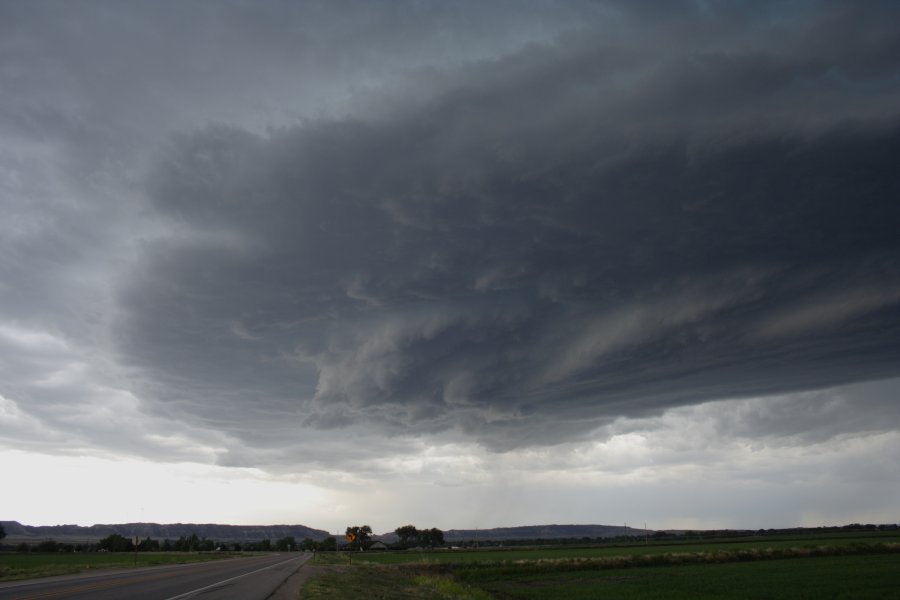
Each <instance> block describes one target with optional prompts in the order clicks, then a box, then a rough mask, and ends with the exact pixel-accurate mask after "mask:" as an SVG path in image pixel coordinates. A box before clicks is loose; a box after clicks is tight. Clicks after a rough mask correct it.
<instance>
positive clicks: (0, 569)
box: [0, 552, 233, 581]
mask: <svg viewBox="0 0 900 600" xmlns="http://www.w3.org/2000/svg"><path fill="white" fill-rule="evenodd" d="M230 556H233V555H231V554H229V553H224V552H218V553H208V554H199V553H188V552H138V554H137V559H135V555H134V554H132V553H127V552H88V553H82V552H53V553H47V554H40V553H29V554H19V553H0V581H12V580H16V579H31V578H34V577H50V576H52V575H70V574H74V573H81V572H83V571H88V570H90V569H112V568H127V567H133V566H135V565H136V566H138V567H149V566H154V565H175V564H181V563H188V562H202V561H209V560H219V559H223V558H229V557H230Z"/></svg>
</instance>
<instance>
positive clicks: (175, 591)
mask: <svg viewBox="0 0 900 600" xmlns="http://www.w3.org/2000/svg"><path fill="white" fill-rule="evenodd" d="M310 556H311V555H310V554H306V553H304V554H301V555H297V554H294V555H290V554H274V555H265V556H254V557H248V558H233V559H225V560H214V561H211V562H205V563H192V564H186V565H175V566H165V567H147V568H141V569H129V570H126V571H118V570H116V571H106V572H103V573H92V574H89V575H86V574H82V575H71V576H63V577H50V578H46V579H30V580H27V581H14V582H10V583H0V600H88V599H90V600H123V599H125V598H127V599H128V600H188V599H190V598H197V599H200V600H232V599H239V600H266V599H267V598H269V597H270V596H272V594H273V593H275V590H277V589H278V588H279V587H280V586H281V585H282V584H283V583H284V582H285V581H286V580H287V578H288V577H290V576H291V575H292V574H294V573H295V572H296V571H297V569H299V568H300V566H301V565H302V564H303V563H305V562H306V561H307V560H308V559H309V558H310Z"/></svg>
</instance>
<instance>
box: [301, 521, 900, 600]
mask: <svg viewBox="0 0 900 600" xmlns="http://www.w3.org/2000/svg"><path fill="white" fill-rule="evenodd" d="M898 541H900V540H898V538H897V537H896V536H886V535H875V536H866V537H843V538H839V539H809V538H805V537H801V538H795V539H779V540H772V541H767V540H751V541H746V540H741V541H727V540H722V541H719V542H715V543H702V544H685V543H677V544H668V545H663V544H660V545H647V546H628V547H622V546H618V547H616V546H612V547H611V546H597V547H558V548H534V549H514V550H481V551H441V552H423V553H417V552H394V553H383V554H376V553H352V552H351V553H341V554H338V555H335V554H331V553H328V554H320V555H319V556H318V557H317V558H316V564H318V565H320V566H321V567H320V568H323V569H330V570H331V572H330V573H325V574H323V575H321V576H319V577H316V578H313V579H311V580H310V581H309V582H308V583H307V586H306V587H305V588H304V596H303V597H304V598H310V599H313V600H315V599H317V598H331V597H335V595H337V596H341V595H345V594H353V593H355V592H361V591H362V590H366V589H371V590H372V593H370V594H367V597H370V598H398V599H403V598H408V599H430V598H473V599H480V600H484V599H488V598H500V599H505V600H509V599H523V600H524V599H542V600H552V599H556V598H559V599H569V598H572V599H576V600H577V599H580V598H600V597H610V598H626V599H627V598H676V599H677V598H701V599H702V598H710V599H712V598H897V597H900V593H898V591H897V590H898V589H900V543H898ZM328 565H331V566H328Z"/></svg>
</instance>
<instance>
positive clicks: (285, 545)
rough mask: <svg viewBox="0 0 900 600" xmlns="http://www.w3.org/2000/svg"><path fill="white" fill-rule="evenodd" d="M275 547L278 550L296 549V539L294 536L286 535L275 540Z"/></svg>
mask: <svg viewBox="0 0 900 600" xmlns="http://www.w3.org/2000/svg"><path fill="white" fill-rule="evenodd" d="M275 549H276V550H278V551H279V552H290V551H291V550H296V549H297V540H295V539H294V536H292V535H289V536H287V537H283V538H281V539H280V540H278V541H277V542H275Z"/></svg>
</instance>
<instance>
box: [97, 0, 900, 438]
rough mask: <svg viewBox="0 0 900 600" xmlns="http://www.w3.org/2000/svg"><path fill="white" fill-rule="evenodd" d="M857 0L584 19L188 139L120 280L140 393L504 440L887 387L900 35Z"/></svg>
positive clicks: (273, 427)
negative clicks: (364, 96)
mask: <svg viewBox="0 0 900 600" xmlns="http://www.w3.org/2000/svg"><path fill="white" fill-rule="evenodd" d="M847 10H850V9H847ZM879 10H883V11H888V12H890V9H889V8H887V7H884V6H882V7H880V8H879ZM839 12H841V11H838V10H837V9H834V11H831V12H830V11H823V13H822V15H821V16H818V17H817V18H816V19H814V20H812V21H811V22H810V23H809V24H808V25H806V26H805V27H802V28H801V31H799V33H798V34H797V35H795V36H782V35H779V31H780V30H779V26H778V25H777V24H775V22H774V21H765V20H763V21H761V22H757V23H754V24H753V25H752V27H745V28H743V29H742V30H741V35H735V36H732V37H729V36H728V35H726V34H727V33H728V32H729V31H730V32H732V33H733V32H734V31H735V28H736V27H737V25H736V21H735V20H734V18H733V16H731V15H729V14H728V13H727V11H724V12H721V13H715V12H714V13H713V14H712V15H711V16H708V18H706V19H699V20H691V21H680V20H678V19H673V20H672V21H669V22H654V23H652V24H649V25H646V29H645V30H643V31H642V33H643V36H644V37H643V39H646V40H647V43H646V44H643V43H641V44H638V43H636V42H634V40H632V39H630V38H628V37H627V36H622V35H618V36H617V35H611V36H609V37H603V36H599V35H596V33H597V32H595V31H592V30H591V29H590V27H588V28H587V30H586V31H579V32H575V33H571V34H567V35H562V36H560V37H558V38H557V39H556V41H554V42H553V43H547V44H543V45H532V46H529V47H526V48H524V49H522V50H519V51H517V52H512V53H509V54H506V55H504V56H502V57H500V58H496V59H492V60H484V61H481V62H472V63H469V64H464V65H455V66H453V67H452V68H451V67H447V68H446V69H444V70H441V69H437V70H432V71H427V72H418V73H413V74H410V75H409V77H408V78H406V79H405V81H404V83H403V84H402V85H398V86H397V87H396V89H395V91H394V93H393V94H392V93H391V92H390V91H389V90H381V91H379V92H373V100H372V107H373V109H372V110H371V112H368V113H367V112H357V113H355V114H354V115H352V116H348V117H346V118H328V119H318V120H316V119H311V120H307V121H306V122H303V123H301V124H297V125H287V126H283V127H279V128H274V129H272V130H270V131H269V132H267V133H259V132H251V131H248V130H246V129H244V128H240V127H233V126H227V125H220V126H211V127H207V128H202V129H199V130H196V131H191V132H186V133H182V134H179V135H176V136H174V137H173V138H172V139H171V140H170V141H169V143H168V144H167V145H166V146H165V148H164V149H162V150H161V151H160V152H159V153H158V155H157V159H156V162H155V167H154V169H153V170H152V173H151V174H150V175H149V176H148V177H147V178H146V180H145V185H146V191H147V195H148V197H149V198H150V199H151V202H152V210H153V211H154V214H155V218H158V219H160V221H161V222H162V223H164V224H165V225H166V226H167V228H166V233H164V234H155V235H148V236H146V238H145V239H144V240H143V241H142V242H141V244H140V246H139V248H138V253H137V262H136V265H135V266H134V268H133V269H131V271H130V273H129V275H128V276H127V277H126V278H125V280H124V281H123V282H122V284H121V285H120V286H119V289H118V292H117V300H116V301H117V304H118V308H119V312H118V313H117V315H118V316H117V319H118V321H117V322H116V324H115V335H116V344H117V348H118V350H119V352H120V353H121V356H122V358H123V360H124V361H125V362H126V363H127V364H129V365H131V366H132V367H135V368H136V369H137V370H138V371H139V372H140V373H141V375H140V377H139V378H138V379H137V380H136V381H138V384H137V385H138V386H139V388H138V390H137V392H138V393H139V394H140V395H141V397H143V398H145V399H147V403H148V404H147V406H148V410H151V411H153V410H156V411H160V412H164V413H166V414H167V415H170V416H172V417H177V418H179V419H182V420H184V421H185V422H187V423H195V424H202V425H204V426H210V427H214V428H216V429H219V430H221V431H224V432H227V434H228V435H230V436H233V437H234V438H235V439H238V440H241V441H242V442H244V443H246V444H247V445H248V446H250V447H257V448H265V447H268V446H275V445H277V444H278V443H282V442H284V441H285V440H288V439H291V437H292V436H294V435H295V434H296V431H309V432H311V434H312V435H315V434H316V432H318V433H323V432H324V433H327V432H331V431H334V430H336V429H340V428H346V429H347V430H348V431H351V430H352V431H357V430H365V431H367V432H368V433H369V434H370V435H371V434H372V433H373V432H374V433H375V434H388V435H398V434H403V435H418V434H431V435H438V434H440V433H441V432H456V433H457V434H461V435H463V436H464V437H465V438H466V439H469V440H473V441H476V442H478V443H480V444H482V445H485V446H487V447H489V448H492V449H497V450H508V449H511V448H515V447H521V446H527V445H532V444H556V443H560V442H562V441H566V440H571V439H577V438H578V437H583V436H587V435H588V434H590V433H591V432H594V431H597V430H598V428H602V427H604V426H609V425H610V424H611V423H613V422H615V421H616V419H621V418H650V417H652V416H653V415H658V414H661V413H662V412H663V411H665V410H669V409H676V408H678V407H685V406H690V405H695V404H697V403H700V402H703V401H709V400H717V399H727V398H741V397H744V398H746V397H753V396H761V395H771V394H788V393H790V392H797V391H803V390H810V389H820V388H826V387H830V386H837V385H842V384H848V383H852V382H859V381H868V380H877V379H887V378H891V377H897V376H898V375H900V368H898V365H900V361H898V358H900V356H898V347H897V344H896V343H895V341H894V340H896V339H900V294H898V289H900V288H898V284H897V282H898V281H900V270H898V265H897V262H896V256H897V255H898V251H900V247H898V246H900V243H898V237H897V235H896V227H897V224H898V223H900V207H898V206H900V205H898V204H897V202H896V201H895V200H894V199H895V198H897V197H900V176H898V174H897V169H896V164H895V163H896V156H897V155H898V151H900V119H898V117H900V114H898V112H897V110H896V108H895V107H896V106H898V100H900V94H898V92H900V89H898V86H897V65H896V61H893V60H890V58H889V57H890V56H896V51H895V49H896V47H897V45H898V43H900V42H898V39H900V38H898V37H897V35H896V32H892V31H890V28H888V27H880V26H878V25H877V21H874V22H873V21H871V20H870V18H869V17H867V16H865V15H863V14H862V12H863V11H859V12H856V11H850V12H846V11H845V14H843V16H844V17H846V18H845V19H843V20H841V19H839V18H838V17H839V16H841V15H838V13H839ZM621 18H622V19H624V22H625V23H626V24H627V23H630V21H628V19H631V18H633V15H632V16H629V14H628V13H627V11H626V12H623V13H622V16H621ZM873 18H874V17H873ZM847 23H849V25H847ZM795 25H796V23H795ZM839 25H840V27H839ZM854 27H858V28H859V30H860V31H862V30H867V31H870V32H875V33H874V34H872V35H862V34H858V33H857V31H856V30H854ZM847 29H849V31H847ZM632 31H633V30H632ZM838 33H840V34H841V40H842V43H841V50H840V52H838V51H837V50H836V49H835V48H834V44H833V43H831V42H833V40H834V39H835V36H837V35H838ZM845 34H846V35H845ZM804 402H806V401H804ZM810 402H813V403H814V404H815V402H816V400H811V401H810ZM873 402H874V401H873ZM878 402H890V399H884V398H881V399H880V400H879V401H878ZM878 402H876V404H878ZM891 414H893V413H891ZM895 417H896V415H894V418H895ZM798 418H800V417H798ZM286 424H289V426H286ZM263 431H265V432H267V433H266V434H265V435H263V434H262V433H261V432H263Z"/></svg>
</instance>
